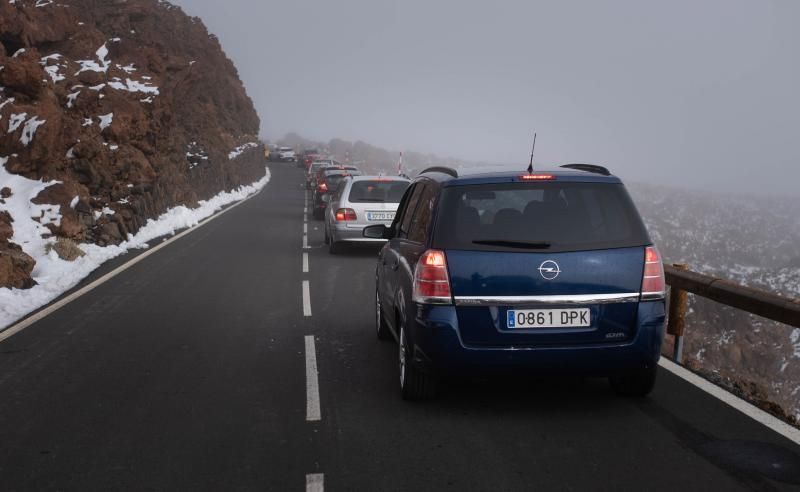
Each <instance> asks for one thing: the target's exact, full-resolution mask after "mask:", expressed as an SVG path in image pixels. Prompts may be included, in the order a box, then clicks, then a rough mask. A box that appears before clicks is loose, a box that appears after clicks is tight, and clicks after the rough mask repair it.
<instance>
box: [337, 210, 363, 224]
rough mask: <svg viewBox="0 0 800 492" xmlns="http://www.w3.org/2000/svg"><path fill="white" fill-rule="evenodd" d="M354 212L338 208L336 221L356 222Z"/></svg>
mask: <svg viewBox="0 0 800 492" xmlns="http://www.w3.org/2000/svg"><path fill="white" fill-rule="evenodd" d="M357 219H358V217H357V216H356V211H355V210H353V209H352V208H340V209H339V210H337V211H336V220H338V221H340V222H341V221H343V220H357Z"/></svg>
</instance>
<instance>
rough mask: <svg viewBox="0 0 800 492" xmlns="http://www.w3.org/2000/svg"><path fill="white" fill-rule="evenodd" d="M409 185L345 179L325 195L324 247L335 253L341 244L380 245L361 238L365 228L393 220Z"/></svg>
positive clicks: (392, 179) (399, 181)
mask: <svg viewBox="0 0 800 492" xmlns="http://www.w3.org/2000/svg"><path fill="white" fill-rule="evenodd" d="M410 183H411V182H410V181H409V180H408V179H406V178H402V177H400V176H352V177H350V176H348V177H347V178H345V179H344V180H342V181H341V182H340V183H339V186H338V187H337V188H336V191H335V192H334V193H332V194H330V195H329V197H330V198H329V202H328V207H327V208H326V211H325V243H326V244H327V245H328V248H329V250H330V252H331V253H334V254H335V253H337V252H338V251H339V249H340V248H341V246H342V244H343V243H354V242H383V241H385V240H383V239H369V238H365V237H364V236H363V235H362V230H363V229H364V227H366V226H368V225H375V224H386V225H387V226H388V225H390V224H391V223H392V221H393V220H394V214H395V212H396V211H397V206H398V205H399V204H400V199H401V198H403V193H405V191H406V189H407V188H408V185H409V184H410Z"/></svg>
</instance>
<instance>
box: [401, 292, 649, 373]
mask: <svg viewBox="0 0 800 492" xmlns="http://www.w3.org/2000/svg"><path fill="white" fill-rule="evenodd" d="M409 325H412V326H409V328H411V329H413V330H414V333H413V342H414V354H413V359H412V362H413V363H414V364H415V365H416V366H417V367H419V368H420V369H423V370H425V371H428V372H435V373H439V374H451V375H465V374H469V375H491V374H502V373H509V372H512V373H514V374H520V375H537V374H559V375H561V374H563V375H587V376H608V375H612V374H616V373H620V372H624V371H629V370H635V369H644V368H649V367H653V366H654V365H656V364H657V363H658V359H659V357H660V355H661V344H662V342H663V339H664V303H663V301H660V302H659V301H656V302H645V303H640V307H639V312H638V314H637V325H638V326H637V330H636V335H635V336H634V337H633V338H632V339H629V340H625V341H619V342H609V343H602V344H586V345H570V346H524V347H482V346H468V345H466V344H464V343H463V341H462V340H461V337H460V336H459V332H458V320H457V317H456V313H455V308H454V307H453V306H420V305H417V306H416V316H415V319H414V322H413V323H409Z"/></svg>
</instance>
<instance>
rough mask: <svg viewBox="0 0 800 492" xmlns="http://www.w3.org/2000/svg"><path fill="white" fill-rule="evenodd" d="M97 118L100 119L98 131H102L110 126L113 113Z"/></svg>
mask: <svg viewBox="0 0 800 492" xmlns="http://www.w3.org/2000/svg"><path fill="white" fill-rule="evenodd" d="M98 118H100V130H101V131H102V130H105V129H106V128H108V127H109V126H111V122H112V121H114V113H108V114H101V115H100V116H98Z"/></svg>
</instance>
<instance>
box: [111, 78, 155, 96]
mask: <svg viewBox="0 0 800 492" xmlns="http://www.w3.org/2000/svg"><path fill="white" fill-rule="evenodd" d="M108 86H109V87H111V88H112V89H117V90H123V91H128V92H144V93H145V94H155V95H158V87H155V86H153V85H148V84H146V83H144V84H143V83H141V82H139V81H138V80H131V79H126V80H125V83H124V84H123V83H122V82H120V81H119V80H118V79H117V80H113V81H111V82H109V83H108Z"/></svg>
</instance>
